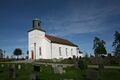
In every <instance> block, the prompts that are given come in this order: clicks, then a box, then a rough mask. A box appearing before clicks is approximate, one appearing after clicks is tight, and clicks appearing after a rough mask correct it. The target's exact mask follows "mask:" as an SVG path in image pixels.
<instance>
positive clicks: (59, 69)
mask: <svg viewBox="0 0 120 80" xmlns="http://www.w3.org/2000/svg"><path fill="white" fill-rule="evenodd" d="M53 69H54V73H56V74H63V73H65V70H63V66H62V65H54V66H53Z"/></svg>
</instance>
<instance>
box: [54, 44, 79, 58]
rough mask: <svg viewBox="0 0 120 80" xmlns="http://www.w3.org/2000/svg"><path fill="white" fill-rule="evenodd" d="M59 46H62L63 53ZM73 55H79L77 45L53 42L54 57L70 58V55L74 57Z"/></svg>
mask: <svg viewBox="0 0 120 80" xmlns="http://www.w3.org/2000/svg"><path fill="white" fill-rule="evenodd" d="M59 48H61V55H60V51H59ZM66 49H67V54H66ZM71 49H72V51H71ZM73 55H75V56H78V53H77V47H74V46H68V45H63V44H57V43H52V58H57V59H60V58H69V57H73Z"/></svg>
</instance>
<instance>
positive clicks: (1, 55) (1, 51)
mask: <svg viewBox="0 0 120 80" xmlns="http://www.w3.org/2000/svg"><path fill="white" fill-rule="evenodd" d="M0 58H3V50H2V49H0Z"/></svg>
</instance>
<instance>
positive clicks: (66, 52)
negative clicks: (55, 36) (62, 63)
mask: <svg viewBox="0 0 120 80" xmlns="http://www.w3.org/2000/svg"><path fill="white" fill-rule="evenodd" d="M67 50H68V49H67V48H66V49H65V52H66V56H67V54H68V51H67Z"/></svg>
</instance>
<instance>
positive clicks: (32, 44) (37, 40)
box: [28, 30, 45, 59]
mask: <svg viewBox="0 0 120 80" xmlns="http://www.w3.org/2000/svg"><path fill="white" fill-rule="evenodd" d="M44 36H45V32H42V31H40V30H33V31H30V32H29V33H28V46H29V48H28V49H29V59H31V58H32V57H31V53H32V51H33V52H34V59H39V54H38V53H39V46H42V41H43V38H44Z"/></svg>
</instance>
